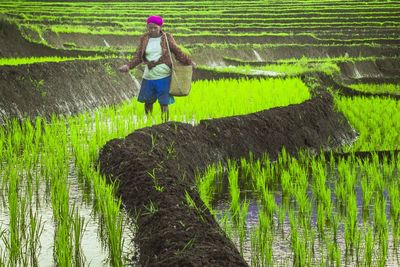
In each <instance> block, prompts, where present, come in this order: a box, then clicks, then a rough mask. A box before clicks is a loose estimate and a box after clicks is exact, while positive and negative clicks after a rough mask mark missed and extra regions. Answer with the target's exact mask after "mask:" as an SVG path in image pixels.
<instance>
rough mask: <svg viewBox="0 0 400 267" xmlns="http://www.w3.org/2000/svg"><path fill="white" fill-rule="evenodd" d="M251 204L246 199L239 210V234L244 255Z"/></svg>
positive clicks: (240, 247)
mask: <svg viewBox="0 0 400 267" xmlns="http://www.w3.org/2000/svg"><path fill="white" fill-rule="evenodd" d="M249 204H250V202H249V201H248V200H246V199H245V200H244V201H243V202H242V204H241V207H240V211H239V215H238V216H239V220H238V221H239V223H238V234H239V251H240V254H241V255H242V256H243V252H244V242H245V239H246V230H247V223H246V222H247V213H248V211H249Z"/></svg>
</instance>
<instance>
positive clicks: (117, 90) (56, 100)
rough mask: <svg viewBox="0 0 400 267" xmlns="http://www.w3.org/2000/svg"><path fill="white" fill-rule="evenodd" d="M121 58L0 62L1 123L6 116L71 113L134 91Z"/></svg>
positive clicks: (131, 95)
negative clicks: (16, 62) (23, 62)
mask: <svg viewBox="0 0 400 267" xmlns="http://www.w3.org/2000/svg"><path fill="white" fill-rule="evenodd" d="M124 62H125V61H123V60H117V59H114V60H92V61H83V60H75V61H65V62H58V63H36V64H27V65H19V66H0V124H3V123H4V120H5V119H6V118H23V117H31V118H34V117H36V116H42V117H45V118H49V117H50V115H51V114H52V113H55V114H73V113H77V112H82V111H84V110H92V109H94V108H96V107H99V106H105V105H110V104H116V103H120V102H122V101H123V100H128V99H130V98H132V97H133V96H135V95H136V93H137V91H138V87H137V85H136V83H135V82H134V81H133V80H132V78H131V77H130V76H129V75H128V74H121V73H119V72H118V70H117V69H118V67H119V66H121V65H122V64H124Z"/></svg>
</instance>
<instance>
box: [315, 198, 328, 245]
mask: <svg viewBox="0 0 400 267" xmlns="http://www.w3.org/2000/svg"><path fill="white" fill-rule="evenodd" d="M325 217H326V214H325V209H324V206H323V205H322V204H318V208H317V228H318V233H319V236H320V237H322V238H324V236H325V233H324V228H325Z"/></svg>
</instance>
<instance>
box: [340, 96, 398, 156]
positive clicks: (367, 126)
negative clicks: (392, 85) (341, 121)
mask: <svg viewBox="0 0 400 267" xmlns="http://www.w3.org/2000/svg"><path fill="white" fill-rule="evenodd" d="M335 105H336V107H337V108H338V110H339V111H341V112H343V114H344V115H345V116H346V117H347V119H348V120H349V122H350V123H351V125H353V126H354V127H355V128H356V129H357V130H358V131H359V132H360V137H359V138H358V139H357V141H356V142H355V144H353V145H352V147H349V148H348V150H350V149H351V150H354V151H357V150H363V151H373V150H395V149H399V144H400V139H399V138H400V137H399V135H398V132H399V131H400V123H399V122H400V119H399V116H400V112H399V111H400V104H399V102H398V101H396V100H393V99H390V98H375V97H372V98H365V97H353V98H346V97H335ZM366 114H368V116H367V115H366ZM382 118H387V119H385V120H382Z"/></svg>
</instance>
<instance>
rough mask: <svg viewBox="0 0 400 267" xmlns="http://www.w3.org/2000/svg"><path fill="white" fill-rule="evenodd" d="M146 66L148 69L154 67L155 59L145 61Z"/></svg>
mask: <svg viewBox="0 0 400 267" xmlns="http://www.w3.org/2000/svg"><path fill="white" fill-rule="evenodd" d="M146 65H147V67H148V68H149V70H151V69H152V68H154V67H155V66H156V65H157V63H156V62H155V61H149V62H147V63H146Z"/></svg>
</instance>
